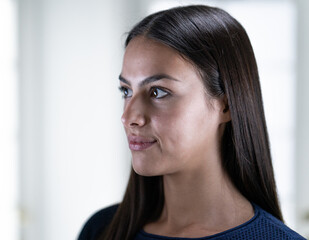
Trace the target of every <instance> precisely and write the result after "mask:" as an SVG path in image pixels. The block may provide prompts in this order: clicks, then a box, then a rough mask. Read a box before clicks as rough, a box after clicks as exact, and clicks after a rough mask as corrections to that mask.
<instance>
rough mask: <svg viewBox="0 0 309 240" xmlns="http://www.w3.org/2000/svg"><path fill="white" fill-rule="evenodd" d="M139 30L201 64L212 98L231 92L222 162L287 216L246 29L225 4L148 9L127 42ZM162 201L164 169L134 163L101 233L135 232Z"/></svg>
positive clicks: (120, 239) (118, 238)
mask: <svg viewBox="0 0 309 240" xmlns="http://www.w3.org/2000/svg"><path fill="white" fill-rule="evenodd" d="M137 36H143V37H146V38H149V39H152V40H155V41H157V42H160V43H163V44H165V45H167V46H169V47H171V48H173V49H174V50H176V51H177V52H178V53H179V54H180V56H182V57H184V58H185V59H186V60H188V61H189V62H191V63H192V64H193V66H195V67H196V69H197V71H198V72H199V74H200V76H201V78H202V80H203V82H204V86H205V89H206V91H207V93H208V94H209V95H210V96H211V97H213V98H221V97H225V98H226V99H227V102H228V107H229V111H230V114H231V121H230V122H228V123H227V124H226V128H225V132H224V134H223V136H222V140H221V159H222V166H223V168H224V170H225V171H226V173H227V174H228V176H229V177H230V179H231V181H232V182H233V184H234V185H235V186H236V188H237V189H238V190H239V191H240V193H241V194H242V195H243V196H245V197H246V198H247V199H248V200H249V201H251V202H254V203H255V204H257V205H259V206H260V207H262V208H263V209H264V210H266V211H267V212H269V213H271V214H272V215H273V216H275V217H276V218H278V219H279V220H281V221H283V218H282V214H281V209H280V206H279V202H278V196H277V189H276V184H275V179H274V172H273V167H272V162H271V155H270V148H269V140H268V133H267V128H266V122H265V116H264V109H263V102H262V96H261V88H260V83H259V75H258V70H257V64H256V60H255V57H254V53H253V50H252V46H251V43H250V40H249V38H248V36H247V33H246V31H245V30H244V28H243V27H242V26H241V25H240V23H239V22H238V21H236V20H235V19H234V18H233V17H231V16H230V15H229V14H228V13H227V12H225V11H223V10H222V9H219V8H214V7H208V6H204V5H191V6H185V7H177V8H172V9H169V10H165V11H160V12H157V13H154V14H151V15H149V16H147V17H146V18H144V19H143V20H142V21H140V22H139V23H138V24H137V25H135V26H134V27H133V29H132V30H131V31H130V32H129V34H128V36H127V39H126V42H125V45H126V46H127V45H128V44H129V43H130V41H131V40H132V39H134V38H135V37H137ZM163 205H164V192H163V180H162V176H156V177H143V176H139V175H137V174H136V173H135V172H134V171H133V170H131V176H130V180H129V183H128V186H127V189H126V192H125V195H124V198H123V201H122V203H121V204H120V206H119V208H118V210H117V212H116V214H115V216H114V218H113V220H112V222H111V223H110V225H109V226H108V227H107V228H106V229H105V231H104V232H103V233H102V235H101V238H100V239H104V240H131V239H133V238H134V236H135V235H136V233H137V232H138V231H139V230H140V229H141V228H142V227H143V226H144V225H145V224H146V223H149V222H151V221H154V220H156V219H158V218H159V216H160V214H161V212H162V209H163Z"/></svg>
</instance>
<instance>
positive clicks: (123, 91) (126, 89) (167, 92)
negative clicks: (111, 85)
mask: <svg viewBox="0 0 309 240" xmlns="http://www.w3.org/2000/svg"><path fill="white" fill-rule="evenodd" d="M119 90H120V92H121V93H122V97H123V98H124V99H126V98H129V97H130V96H126V95H125V92H126V91H132V90H131V89H129V88H127V87H124V86H120V87H119ZM153 90H159V91H162V92H164V94H165V95H164V96H163V97H159V98H156V97H153V98H154V99H162V98H165V97H168V96H170V95H171V93H170V92H169V91H168V90H166V89H165V88H162V87H158V86H152V87H151V88H150V90H149V95H151V94H152V93H153Z"/></svg>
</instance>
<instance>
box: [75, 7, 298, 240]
mask: <svg viewBox="0 0 309 240" xmlns="http://www.w3.org/2000/svg"><path fill="white" fill-rule="evenodd" d="M119 80H120V90H121V92H122V93H123V97H124V112H123V115H122V122H123V125H124V128H125V131H126V134H127V137H128V143H129V148H130V150H131V153H132V167H133V169H132V171H131V176H130V180H129V183H128V186H127V190H126V193H125V196H124V198H123V201H122V202H121V203H120V205H115V206H112V207H109V208H106V209H103V210H101V211H100V212H98V213H96V214H95V215H94V216H92V218H90V220H89V221H88V222H87V223H86V225H85V226H84V229H83V230H82V232H81V234H80V237H79V239H80V240H82V239H87V240H92V239H93V240H94V239H102V240H103V239H105V240H116V239H117V240H131V239H135V240H154V239H192V238H194V239H304V238H302V237H301V236H300V235H298V234H297V233H295V232H294V231H292V230H291V229H289V228H288V227H286V226H285V225H284V224H283V223H282V221H283V218H282V214H281V210H280V206H279V202H278V198H277V192H276V184H275V179H274V174H273V168H272V163H271V156H270V150H269V142H268V135H267V129H266V124H265V117H264V110H263V103H262V98H261V90H260V84H259V77H258V71H257V66H256V62H255V58H254V54H253V50H252V47H251V44H250V41H249V39H248V36H247V34H246V32H245V30H244V29H243V27H242V26H241V25H240V24H239V23H238V22H237V21H236V20H235V19H234V18H232V17H231V16H230V15H229V14H228V13H226V12H225V11H223V10H221V9H218V8H212V7H207V6H200V5H198V6H197V5H196V6H186V7H178V8H173V9H170V10H166V11H161V12H158V13H155V14H152V15H150V16H148V17H146V18H145V19H143V20H142V21H141V22H140V23H138V24H137V25H136V26H135V27H134V28H133V29H132V30H131V31H130V32H129V35H128V37H127V40H126V51H125V55H124V59H123V67H122V71H121V74H120V76H119Z"/></svg>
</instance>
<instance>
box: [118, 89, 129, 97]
mask: <svg viewBox="0 0 309 240" xmlns="http://www.w3.org/2000/svg"><path fill="white" fill-rule="evenodd" d="M119 90H120V92H122V97H123V98H128V97H132V90H131V89H129V88H126V87H119Z"/></svg>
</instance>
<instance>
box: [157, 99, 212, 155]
mask: <svg viewBox="0 0 309 240" xmlns="http://www.w3.org/2000/svg"><path fill="white" fill-rule="evenodd" d="M212 114H213V113H212V112H211V111H210V110H209V109H208V108H207V106H205V105H204V106H203V104H201V103H199V104H193V103H189V104H184V103H183V104H179V105H178V106H174V107H173V108H170V109H169V110H164V111H160V112H156V113H155V114H154V115H153V117H152V121H153V122H152V124H153V127H154V129H155V131H156V134H157V135H158V137H159V138H160V141H161V143H162V146H161V147H162V151H163V152H164V151H165V152H168V153H171V154H172V153H174V154H175V153H176V154H178V156H179V155H180V156H181V155H187V154H189V152H191V151H193V150H196V149H203V148H204V146H205V144H206V145H207V142H209V141H211V139H213V137H214V136H215V130H216V129H215V128H216V127H215V124H214V123H215V119H214V118H215V117H214V116H213V115H212Z"/></svg>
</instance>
